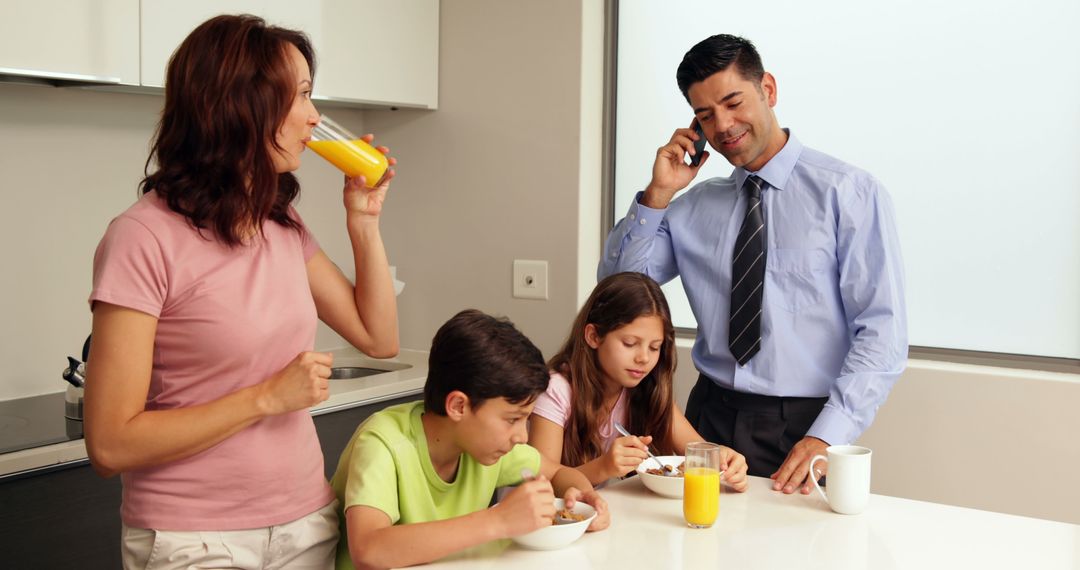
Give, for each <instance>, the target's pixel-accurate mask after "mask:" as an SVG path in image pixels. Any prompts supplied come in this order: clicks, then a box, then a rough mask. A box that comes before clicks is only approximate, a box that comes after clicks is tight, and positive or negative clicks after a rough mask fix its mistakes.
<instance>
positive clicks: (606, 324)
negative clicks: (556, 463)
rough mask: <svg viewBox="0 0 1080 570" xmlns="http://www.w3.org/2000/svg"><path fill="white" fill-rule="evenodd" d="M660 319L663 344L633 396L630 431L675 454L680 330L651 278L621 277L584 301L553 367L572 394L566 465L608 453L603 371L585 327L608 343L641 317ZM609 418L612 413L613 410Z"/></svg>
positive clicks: (628, 274)
mask: <svg viewBox="0 0 1080 570" xmlns="http://www.w3.org/2000/svg"><path fill="white" fill-rule="evenodd" d="M648 316H655V317H659V318H660V321H661V322H662V323H663V328H664V341H663V344H662V345H661V346H660V357H659V359H658V360H657V363H656V366H655V367H654V368H653V369H652V371H650V372H649V374H648V375H646V376H645V378H643V379H642V380H641V382H640V383H639V384H638V385H637V387H635V388H633V389H632V390H630V394H629V402H628V404H629V405H628V406H627V408H628V409H627V414H628V418H627V423H628V424H629V425H628V426H627V428H628V429H629V430H630V432H631V433H635V434H639V435H651V436H653V441H652V445H653V447H655V448H656V449H657V450H659V451H660V453H661V454H673V453H674V444H673V442H672V437H671V421H672V419H671V416H672V409H673V406H674V395H673V388H672V381H673V377H674V375H675V328H674V327H673V326H672V324H671V312H670V310H669V309H668V304H667V299H665V298H664V292H663V291H661V290H660V286H659V285H657V284H656V281H653V280H652V279H651V278H649V277H648V276H646V275H644V274H641V273H635V272H626V273H616V274H615V275H611V276H609V277H607V278H605V279H604V280H602V281H600V283H597V285H596V288H595V289H593V292H592V295H590V296H589V299H588V300H587V301H585V305H584V306H583V307H582V308H581V311H580V312H579V313H578V316H577V318H576V319H575V320H574V326H573V328H572V329H571V331H570V337H569V338H567V339H566V344H564V345H563V347H562V350H560V351H559V352H558V354H556V355H555V356H554V357H552V358H551V360H549V361H548V367H549V368H550V369H552V370H555V371H557V372H559V373H560V374H562V375H563V376H565V377H566V379H567V380H568V381H569V382H570V388H571V392H572V394H571V398H570V402H571V410H570V418H569V420H568V421H567V423H566V427H565V429H564V431H563V448H562V461H561V462H562V464H563V465H570V466H574V467H576V466H578V465H582V464H584V463H586V462H588V461H591V460H593V459H595V458H597V457H599V456H600V455H602V454H603V452H604V442H603V441H602V440H601V438H600V426H601V425H602V424H603V423H604V422H606V421H607V419H608V418H607V417H604V416H602V415H601V414H602V412H603V411H604V410H603V407H604V406H603V400H604V380H603V370H602V369H601V367H600V362H599V360H598V358H597V354H596V350H595V349H593V348H592V347H591V346H589V344H588V343H587V342H585V326H586V325H590V324H591V325H593V326H594V327H596V332H597V334H598V335H599V336H600V337H601V338H603V337H604V336H606V335H607V334H608V333H610V332H612V331H614V330H616V329H618V328H620V327H622V326H625V325H628V324H630V323H632V322H633V321H634V319H637V318H638V317H648ZM608 411H609V412H610V410H608Z"/></svg>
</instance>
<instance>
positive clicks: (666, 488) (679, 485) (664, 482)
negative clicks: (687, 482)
mask: <svg viewBox="0 0 1080 570" xmlns="http://www.w3.org/2000/svg"><path fill="white" fill-rule="evenodd" d="M656 458H657V459H659V460H660V463H663V464H664V465H670V466H671V467H672V468H673V469H677V468H678V467H679V465H682V462H683V461H684V459H685V458H684V457H683V456H681V455H658V456H657V457H656ZM656 468H657V466H656V462H655V461H653V460H652V459H646V460H645V461H642V462H641V464H640V465H638V466H637V474H638V477H641V481H642V482H643V483H645V486H646V487H648V488H649V490H650V491H652V492H653V493H656V494H657V495H660V496H663V497H669V498H671V499H681V498H682V496H683V477H682V475H681V474H680V476H678V477H675V476H672V475H653V474H652V473H649V472H648V470H649V469H656Z"/></svg>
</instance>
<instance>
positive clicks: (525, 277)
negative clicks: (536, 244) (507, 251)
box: [513, 259, 548, 301]
mask: <svg viewBox="0 0 1080 570" xmlns="http://www.w3.org/2000/svg"><path fill="white" fill-rule="evenodd" d="M547 270H548V262H546V261H536V260H532V259H515V260H514V290H513V295H514V297H515V298H517V299H542V300H544V301H546V300H547V298H548V292H547V290H548V279H547Z"/></svg>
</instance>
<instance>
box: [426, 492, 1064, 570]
mask: <svg viewBox="0 0 1080 570" xmlns="http://www.w3.org/2000/svg"><path fill="white" fill-rule="evenodd" d="M770 484H771V481H770V480H769V479H762V478H757V477H751V482H750V489H749V490H748V491H747V492H746V493H741V494H740V493H734V492H727V490H726V489H725V492H724V493H723V494H722V495H721V497H720V516H719V518H718V519H717V522H716V524H715V525H713V526H712V528H709V529H690V528H687V527H686V524H685V523H684V522H683V518H682V501H681V500H677V499H674V500H673V499H665V498H663V497H660V496H658V495H654V494H652V492H650V491H649V490H648V489H646V488H645V486H644V485H643V484H642V483H641V481H640V480H638V478H636V477H635V478H631V479H628V480H626V481H622V482H619V483H617V484H615V485H612V486H610V487H608V488H607V489H604V490H602V491H601V493H602V494H603V496H604V497H605V499H607V501H608V505H609V506H610V508H611V513H612V521H611V527H610V528H608V529H607V530H604V531H601V532H596V533H586V534H585V536H583V537H582V538H581V539H580V540H578V541H577V542H575V543H574V544H572V545H570V546H569V547H567V548H564V549H562V550H556V551H548V552H536V551H530V550H525V549H522V548H521V547H519V546H517V545H514V544H513V543H512V542H510V541H509V540H500V541H495V542H491V543H488V544H486V545H482V546H479V547H476V548H473V549H470V550H468V551H466V552H464V553H461V554H459V555H456V556H453V557H450V558H448V559H444V560H442V561H440V562H437V563H434V564H431V565H428V566H426V567H425V568H428V569H431V570H438V569H444V568H481V569H482V568H514V569H515V570H529V569H536V570H552V569H570V568H573V569H579V568H598V569H599V568H604V569H610V568H635V569H637V568H649V569H656V570H671V569H674V568H687V569H693V570H705V569H714V568H733V569H734V568H738V569H754V568H769V569H774V568H783V569H796V568H798V569H812V568H829V569H835V570H842V569H847V568H850V569H859V570H866V569H872V570H889V569H894V568H904V569H906V568H949V569H952V568H978V569H980V570H984V569H988V568H1002V569H1008V570H1017V569H1020V568H1024V569H1027V568H1038V569H1040V570H1054V569H1077V568H1080V526H1078V525H1073V524H1068V523H1062V522H1055V521H1047V520H1041V519H1033V518H1027V517H1019V516H1014V515H1005V514H1000V513H992V512H988V511H978V510H974V509H966V508H962V507H953V506H947V505H939V504H935V503H927V502H922V501H912V500H908V499H898V498H895V497H886V496H883V495H872V496H871V498H870V504H869V505H868V506H867V508H866V510H865V511H864V512H863V513H862V514H859V515H839V514H835V513H833V512H832V511H830V510H829V508H828V506H827V505H825V503H824V502H823V501H822V500H821V498H820V497H819V496H818V495H817V494H816V493H815V494H813V495H805V496H804V495H783V494H781V493H777V492H775V491H773V490H772V488H771V486H770ZM1000 489H1001V492H1003V493H1016V492H1021V491H1019V490H1018V488H1017V487H1015V486H1011V485H1009V483H1007V482H1006V481H1005V480H1002V482H1001V485H1000Z"/></svg>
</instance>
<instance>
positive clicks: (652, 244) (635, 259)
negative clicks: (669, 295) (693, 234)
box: [596, 192, 678, 284]
mask: <svg viewBox="0 0 1080 570" xmlns="http://www.w3.org/2000/svg"><path fill="white" fill-rule="evenodd" d="M642 194H644V193H643V192H638V193H637V195H636V196H634V201H633V203H632V204H631V205H630V210H629V211H628V212H627V213H626V217H624V218H623V219H622V220H619V223H618V224H615V227H614V228H613V229H612V230H611V233H609V234H608V238H607V240H606V242H605V243H604V253H603V256H602V257H601V259H600V264H599V267H598V269H597V272H596V273H597V275H596V277H597V279H603V278H605V277H607V276H608V275H613V274H615V273H619V272H622V271H636V272H638V273H644V274H645V275H648V276H649V277H652V278H653V280H654V281H656V282H657V283H661V284H662V283H667V282H668V281H671V280H672V279H674V278H675V276H676V275H678V268H677V267H676V265H675V254H674V251H672V247H671V233H670V232H669V231H668V226H667V220H666V219H665V217H664V214H665V213H666V212H667V209H666V208H665V209H663V210H657V209H653V208H649V207H647V206H643V205H642V204H641V203H640V200H641V196H642Z"/></svg>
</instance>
